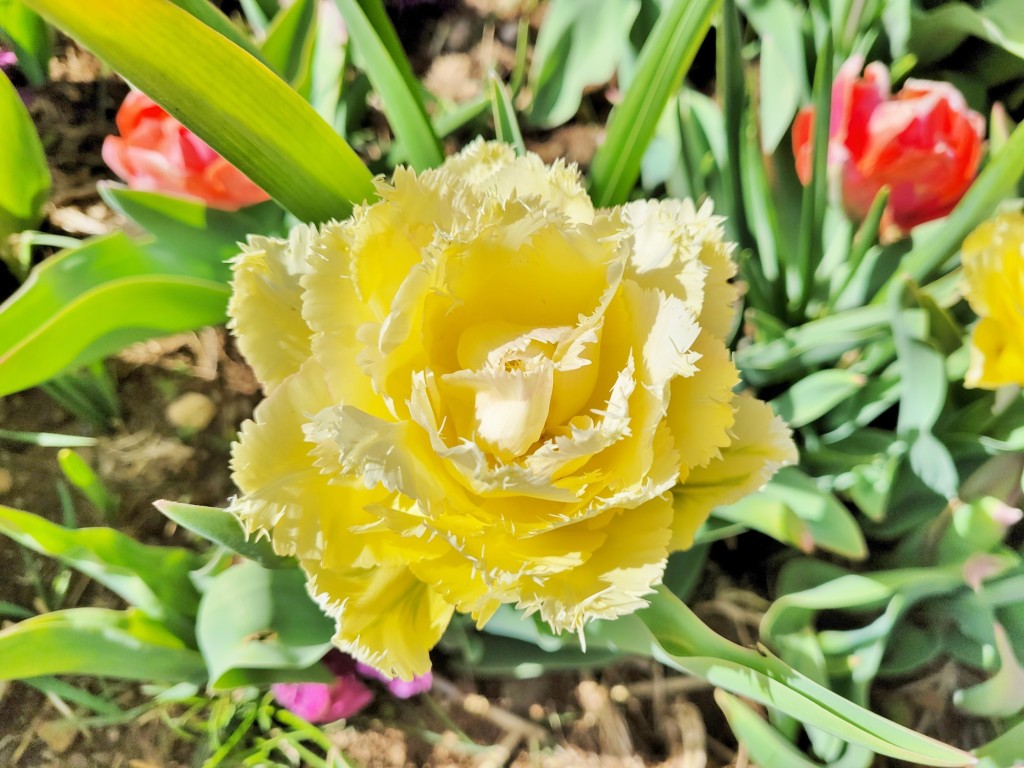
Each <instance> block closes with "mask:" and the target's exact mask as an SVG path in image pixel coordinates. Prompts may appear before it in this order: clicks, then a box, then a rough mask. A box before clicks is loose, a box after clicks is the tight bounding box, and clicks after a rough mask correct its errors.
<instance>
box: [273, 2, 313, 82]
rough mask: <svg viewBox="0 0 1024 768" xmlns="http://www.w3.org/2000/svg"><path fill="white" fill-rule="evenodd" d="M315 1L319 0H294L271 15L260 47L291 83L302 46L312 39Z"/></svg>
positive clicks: (296, 70) (297, 67)
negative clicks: (270, 20) (277, 12)
mask: <svg viewBox="0 0 1024 768" xmlns="http://www.w3.org/2000/svg"><path fill="white" fill-rule="evenodd" d="M317 2H319V0H296V2H294V3H292V4H291V5H290V6H289V7H288V8H285V9H284V10H282V11H281V12H280V13H279V14H277V16H275V17H274V21H273V22H272V23H271V25H270V27H269V29H267V38H266V40H264V41H263V45H262V46H261V47H260V51H261V52H262V53H263V58H264V59H265V60H266V62H267V64H268V65H269V66H270V67H271V68H272V69H273V70H274V71H275V72H277V74H279V75H280V76H281V77H282V78H284V79H285V80H287V81H288V82H290V83H293V82H295V80H296V78H297V77H298V75H299V72H300V69H301V65H302V59H303V50H304V49H305V48H306V46H307V45H309V44H310V43H311V42H312V40H311V37H312V35H311V33H313V32H314V31H315V28H314V21H315V20H316V8H317V6H316V4H317Z"/></svg>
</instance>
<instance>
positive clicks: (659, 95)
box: [590, 0, 721, 206]
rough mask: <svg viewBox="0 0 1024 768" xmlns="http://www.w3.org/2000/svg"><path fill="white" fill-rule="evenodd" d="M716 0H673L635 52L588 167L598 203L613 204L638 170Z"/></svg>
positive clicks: (622, 199) (718, 1) (715, 7)
mask: <svg viewBox="0 0 1024 768" xmlns="http://www.w3.org/2000/svg"><path fill="white" fill-rule="evenodd" d="M720 4H721V0H676V2H674V3H671V4H670V5H668V7H666V8H665V10H664V11H663V12H662V14H661V16H660V17H659V18H658V21H657V23H656V24H655V25H654V30H653V31H652V33H651V36H650V38H648V40H647V43H646V44H644V47H643V50H642V51H641V52H640V60H639V63H638V67H637V73H636V77H634V78H633V82H632V83H631V84H630V86H629V90H628V92H627V93H626V97H625V99H623V100H622V103H621V104H619V105H618V106H617V107H615V109H614V110H612V114H611V118H610V119H609V121H608V138H607V139H605V142H604V144H602V145H601V146H600V147H599V148H598V150H597V153H596V154H595V155H594V161H593V164H592V165H591V168H590V180H591V193H592V195H593V198H594V203H595V204H596V205H598V206H608V205H618V204H620V203H624V202H625V201H626V200H628V199H629V193H630V192H631V191H632V190H633V187H634V186H635V185H636V180H637V178H638V177H639V175H640V163H641V160H642V159H643V155H644V152H645V151H646V150H647V145H648V144H649V143H650V141H651V138H652V137H653V136H654V132H655V130H656V129H657V127H658V120H659V119H660V118H661V113H662V112H663V111H664V109H665V105H666V104H668V103H669V100H670V99H671V98H672V96H673V95H675V93H676V92H677V91H678V90H679V87H680V85H682V82H683V77H684V76H685V75H686V72H687V70H689V68H690V64H691V63H692V62H693V58H694V56H696V55H697V49H698V48H699V47H700V44H701V42H702V41H703V40H704V36H705V35H706V34H707V32H708V29H709V28H710V26H711V18H712V16H714V14H715V12H716V11H717V10H718V7H719V5H720Z"/></svg>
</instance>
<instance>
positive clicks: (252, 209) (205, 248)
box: [98, 183, 284, 283]
mask: <svg viewBox="0 0 1024 768" xmlns="http://www.w3.org/2000/svg"><path fill="white" fill-rule="evenodd" d="M98 188H99V193H100V197H102V198H103V201H104V202H105V203H106V204H107V205H109V206H110V207H111V208H113V209H114V210H115V211H117V212H118V213H120V214H121V215H123V216H125V217H127V218H129V219H131V220H132V221H134V222H135V223H136V224H138V225H139V226H140V227H142V228H143V229H145V230H147V231H149V232H150V233H151V234H152V235H153V236H154V237H155V238H156V242H155V243H152V244H151V245H149V246H147V249H148V250H151V251H159V252H160V253H162V254H166V255H167V256H168V257H171V258H179V259H187V260H189V261H191V262H192V263H196V262H199V261H205V262H208V264H209V275H210V276H216V277H217V278H218V279H221V280H223V281H224V282H225V283H227V282H228V281H230V279H231V270H230V268H229V267H228V265H227V261H228V260H229V259H232V258H234V257H235V256H237V255H238V252H239V246H238V244H239V243H244V242H245V241H246V238H247V237H248V236H249V235H275V234H281V232H282V230H283V227H284V215H283V211H282V210H281V209H280V208H279V207H278V206H277V205H276V204H275V203H272V202H267V203H260V204H259V205H253V206H249V207H247V208H242V209H240V210H237V211H222V210H219V209H217V208H210V207H208V206H206V205H204V204H203V203H201V202H196V201H194V200H186V199H184V198H180V197H171V196H168V195H161V194H159V193H156V192H142V191H139V190H134V189H127V188H126V187H123V186H121V185H119V184H109V183H104V184H100V185H98Z"/></svg>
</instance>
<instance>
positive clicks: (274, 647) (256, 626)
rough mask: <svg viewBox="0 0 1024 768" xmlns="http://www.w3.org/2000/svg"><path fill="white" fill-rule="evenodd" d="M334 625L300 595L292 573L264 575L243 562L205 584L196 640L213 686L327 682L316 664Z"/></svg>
mask: <svg viewBox="0 0 1024 768" xmlns="http://www.w3.org/2000/svg"><path fill="white" fill-rule="evenodd" d="M333 634H334V622H333V621H331V620H330V619H328V618H327V617H326V616H325V615H324V614H323V612H322V611H321V610H320V608H319V607H318V606H317V605H316V603H314V602H313V600H312V599H311V598H310V597H309V595H308V594H307V592H306V577H305V575H304V574H303V573H302V571H300V570H298V569H297V568H296V569H289V570H276V571H268V570H266V569H264V568H261V567H260V566H258V565H257V564H256V563H252V562H245V563H242V564H240V565H236V566H235V567H233V568H229V569H228V570H226V571H224V572H223V573H221V574H219V575H218V576H216V577H215V578H214V579H213V580H212V581H211V583H210V586H209V588H208V589H207V591H206V594H205V595H204V596H203V600H202V602H201V603H200V606H199V615H198V617H197V620H196V639H197V640H198V642H199V650H200V651H201V652H202V654H203V658H204V659H205V660H206V664H207V667H208V668H209V670H210V681H211V685H212V686H213V687H214V688H220V689H223V688H234V687H238V686H242V685H262V684H265V683H268V682H278V681H289V680H290V681H305V680H310V681H321V682H328V681H330V680H331V676H330V674H329V673H327V671H326V670H325V669H321V668H319V667H318V665H317V662H319V660H320V658H321V657H323V655H324V654H325V653H327V651H328V650H330V649H331V648H332V645H331V636H332V635H333Z"/></svg>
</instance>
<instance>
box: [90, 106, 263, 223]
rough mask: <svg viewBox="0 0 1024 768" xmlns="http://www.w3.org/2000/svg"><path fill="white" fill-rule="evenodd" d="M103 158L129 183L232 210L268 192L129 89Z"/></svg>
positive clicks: (136, 186)
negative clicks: (114, 131) (114, 133)
mask: <svg viewBox="0 0 1024 768" xmlns="http://www.w3.org/2000/svg"><path fill="white" fill-rule="evenodd" d="M117 129H118V131H119V132H120V134H121V135H120V136H107V138H106V140H105V141H104V142H103V160H104V161H105V162H106V163H107V165H109V166H110V167H111V169H112V170H113V171H114V173H116V174H117V175H118V176H120V177H121V178H122V179H124V180H125V181H126V182H127V183H128V186H129V187H131V188H132V189H140V190H146V191H150V192H162V193H165V194H169V195H178V196H182V197H190V198H193V199H197V200H201V201H203V202H205V203H206V204H207V205H209V206H210V207H212V208H221V209H223V210H227V211H234V210H237V209H238V208H241V207H243V206H246V205H253V204H255V203H261V202H263V201H264V200H268V199H269V195H267V193H266V192H264V191H263V190H262V189H260V188H259V187H257V186H256V185H255V184H254V183H253V182H252V181H250V180H249V179H248V178H247V177H246V176H245V174H243V173H242V172H241V171H240V170H238V169H237V168H235V167H234V166H233V165H231V163H229V162H228V161H227V160H225V159H224V158H223V157H221V156H220V155H218V154H217V153H216V152H215V151H214V150H213V149H211V148H210V146H209V145H208V144H207V143H206V142H204V141H203V140H202V139H200V138H199V137H198V136H196V135H195V134H194V133H192V132H191V131H190V130H188V129H187V128H186V127H185V126H183V125H182V124H181V123H179V122H178V121H177V120H175V119H174V118H173V117H171V116H170V115H169V114H167V113H166V112H165V111H164V110H163V109H162V108H161V107H160V106H159V105H157V104H156V102H154V101H153V100H152V99H150V98H149V97H148V96H146V95H145V94H144V93H141V92H139V91H132V92H131V93H129V94H128V96H127V97H126V98H125V100H124V102H123V103H122V104H121V108H120V109H119V110H118V112H117Z"/></svg>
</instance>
